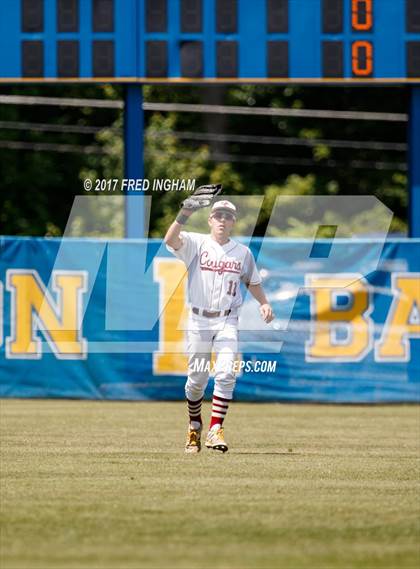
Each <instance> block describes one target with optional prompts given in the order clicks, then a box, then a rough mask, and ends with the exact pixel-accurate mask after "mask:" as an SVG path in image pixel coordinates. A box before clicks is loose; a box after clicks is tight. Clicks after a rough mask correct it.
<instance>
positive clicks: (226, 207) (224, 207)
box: [211, 200, 237, 218]
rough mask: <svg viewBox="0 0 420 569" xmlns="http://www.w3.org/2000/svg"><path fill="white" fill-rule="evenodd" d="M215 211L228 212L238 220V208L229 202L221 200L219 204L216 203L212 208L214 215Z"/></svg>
mask: <svg viewBox="0 0 420 569" xmlns="http://www.w3.org/2000/svg"><path fill="white" fill-rule="evenodd" d="M215 211H227V212H229V213H231V214H232V215H233V216H234V217H235V218H236V212H237V210H236V207H235V206H234V205H233V203H232V202H229V201H228V200H219V201H218V202H215V203H214V204H213V207H212V208H211V213H214V212H215Z"/></svg>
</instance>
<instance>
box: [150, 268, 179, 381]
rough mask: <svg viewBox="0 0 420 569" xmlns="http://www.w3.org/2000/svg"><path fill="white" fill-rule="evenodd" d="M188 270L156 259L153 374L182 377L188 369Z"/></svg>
mask: <svg viewBox="0 0 420 569" xmlns="http://www.w3.org/2000/svg"><path fill="white" fill-rule="evenodd" d="M186 277H187V270H186V268H185V265H184V264H183V263H181V262H180V261H178V260H177V259H165V258H163V259H162V258H161V259H159V258H157V259H155V261H154V280H155V281H157V282H158V283H159V305H160V309H159V314H160V318H159V352H155V353H154V354H153V373H155V374H161V375H162V374H171V375H185V374H186V371H187V365H188V356H187V354H186V344H185V331H184V330H183V328H184V326H183V324H184V323H186V322H187V318H188V313H187V308H186V305H185V301H186V290H187V278H186Z"/></svg>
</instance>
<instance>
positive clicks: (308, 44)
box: [0, 0, 420, 83]
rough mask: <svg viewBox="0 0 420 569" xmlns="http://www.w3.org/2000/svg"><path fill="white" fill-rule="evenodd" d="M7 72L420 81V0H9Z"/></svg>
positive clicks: (1, 6)
mask: <svg viewBox="0 0 420 569" xmlns="http://www.w3.org/2000/svg"><path fill="white" fill-rule="evenodd" d="M0 80H1V81H3V82H16V81H31V82H37V81H45V82H52V81H113V82H124V81H127V82H194V83H198V82H217V81H220V82H235V81H241V82H246V81H249V82H278V83H285V82H289V81H290V82H296V83H299V82H301V83H304V82H314V83H315V82H316V83H320V82H328V81H329V82H336V83H338V82H340V81H347V82H365V83H367V82H413V83H420V0H1V2H0Z"/></svg>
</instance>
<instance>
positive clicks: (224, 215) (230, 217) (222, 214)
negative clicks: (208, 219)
mask: <svg viewBox="0 0 420 569" xmlns="http://www.w3.org/2000/svg"><path fill="white" fill-rule="evenodd" d="M212 217H214V218H215V219H218V220H219V221H220V220H222V219H226V221H233V220H234V219H235V217H234V216H233V215H232V214H231V213H228V212H227V211H216V213H213V216H212Z"/></svg>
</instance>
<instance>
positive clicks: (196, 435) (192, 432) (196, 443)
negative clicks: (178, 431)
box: [185, 427, 201, 454]
mask: <svg viewBox="0 0 420 569" xmlns="http://www.w3.org/2000/svg"><path fill="white" fill-rule="evenodd" d="M200 450H201V429H191V427H188V433H187V442H186V443H185V452H186V453H187V454H196V453H197V452H200Z"/></svg>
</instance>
